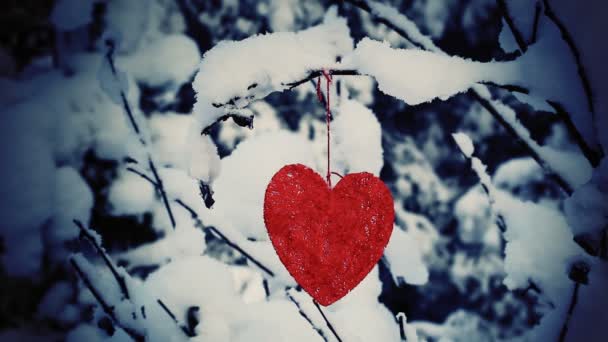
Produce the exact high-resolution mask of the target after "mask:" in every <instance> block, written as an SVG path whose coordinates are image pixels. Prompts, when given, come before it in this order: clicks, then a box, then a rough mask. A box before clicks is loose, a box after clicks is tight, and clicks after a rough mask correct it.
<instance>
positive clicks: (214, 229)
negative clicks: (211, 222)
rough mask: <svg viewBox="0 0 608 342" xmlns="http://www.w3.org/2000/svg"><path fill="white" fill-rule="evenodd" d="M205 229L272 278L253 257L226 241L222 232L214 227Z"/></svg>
mask: <svg viewBox="0 0 608 342" xmlns="http://www.w3.org/2000/svg"><path fill="white" fill-rule="evenodd" d="M207 229H209V230H210V231H211V232H212V233H213V234H214V235H217V236H218V237H220V238H221V239H222V240H224V242H225V243H226V244H227V245H228V246H230V247H232V248H234V249H236V250H237V251H238V252H239V253H241V254H242V255H243V256H244V257H245V258H247V259H248V260H250V261H251V262H253V263H254V264H255V265H256V266H257V267H259V268H260V269H261V270H262V271H264V272H266V274H268V275H269V276H271V277H274V272H272V271H271V270H270V269H269V268H268V267H266V266H264V265H263V264H262V263H261V262H259V261H258V260H257V259H255V258H254V257H252V256H251V254H249V253H247V252H245V250H243V249H242V248H241V247H240V246H239V245H237V244H236V243H234V242H232V241H231V240H230V239H228V238H227V237H226V235H224V234H222V232H220V231H219V230H217V229H216V228H215V227H207Z"/></svg>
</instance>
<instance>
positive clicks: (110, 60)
mask: <svg viewBox="0 0 608 342" xmlns="http://www.w3.org/2000/svg"><path fill="white" fill-rule="evenodd" d="M106 45H107V47H108V51H107V53H106V59H107V61H108V64H109V65H110V70H111V72H112V76H114V78H115V79H117V80H118V73H117V70H116V66H115V64H114V50H115V43H114V41H113V40H111V39H108V40H107V41H106ZM119 90H120V98H121V100H122V105H123V109H124V111H125V113H126V114H127V118H128V119H129V122H130V123H131V127H132V128H133V131H135V134H137V136H138V137H139V141H140V142H141V144H142V145H143V146H144V147H145V148H147V144H146V140H145V139H144V136H143V134H142V132H141V130H140V128H139V125H138V124H137V120H135V116H134V115H133V111H132V110H131V106H130V105H129V101H127V95H126V94H125V91H124V89H122V87H121V88H120V89H119ZM146 153H147V157H148V164H149V165H150V169H152V174H153V175H154V179H155V181H156V184H157V185H158V188H159V192H160V195H161V197H162V201H163V203H164V204H165V209H166V210H167V214H168V215H169V220H170V221H171V226H172V227H173V229H175V218H174V217H173V212H172V211H171V207H170V206H169V205H168V203H169V201H168V200H167V195H166V193H165V188H164V186H163V182H162V180H161V179H160V177H159V176H158V173H157V172H156V166H155V165H154V162H153V161H152V155H151V154H150V151H148V150H146Z"/></svg>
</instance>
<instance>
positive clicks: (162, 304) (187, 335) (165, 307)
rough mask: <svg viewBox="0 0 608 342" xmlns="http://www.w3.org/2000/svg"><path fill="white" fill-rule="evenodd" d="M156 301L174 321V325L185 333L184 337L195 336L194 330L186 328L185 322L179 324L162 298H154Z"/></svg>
mask: <svg viewBox="0 0 608 342" xmlns="http://www.w3.org/2000/svg"><path fill="white" fill-rule="evenodd" d="M156 302H157V303H158V305H160V307H161V308H162V309H163V311H164V312H165V313H166V314H167V316H169V318H171V320H172V321H173V322H174V323H175V325H177V327H178V328H179V329H180V330H181V331H183V332H184V334H185V335H186V337H194V336H196V334H195V333H194V331H192V330H191V329H190V328H188V326H186V325H185V324H181V323H180V322H179V320H178V319H177V317H176V316H175V314H174V313H173V312H172V311H171V310H169V307H167V305H165V303H164V302H163V301H162V300H160V299H156Z"/></svg>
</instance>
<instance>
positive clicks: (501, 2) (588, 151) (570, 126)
mask: <svg viewBox="0 0 608 342" xmlns="http://www.w3.org/2000/svg"><path fill="white" fill-rule="evenodd" d="M496 1H497V2H498V6H499V7H500V9H501V10H502V12H503V16H504V18H505V22H506V23H507V25H508V27H509V29H510V30H511V32H512V33H513V36H514V37H515V41H516V42H517V45H518V46H519V49H520V50H521V51H522V52H525V51H526V50H527V48H528V46H527V45H526V42H525V40H524V38H523V36H522V34H521V32H520V31H519V30H518V29H517V27H516V26H515V24H514V23H513V19H512V18H511V16H510V14H509V9H508V7H507V4H506V2H505V0H496ZM547 6H549V4H548V3H547V1H545V14H546V15H547V17H548V18H549V19H551V20H552V21H553V22H554V23H555V25H556V26H557V27H558V29H559V30H560V32H561V34H562V38H563V39H564V41H565V42H566V43H567V45H568V47H569V48H570V50H571V51H572V54H573V55H574V59H575V61H576V65H577V68H578V74H579V76H580V78H581V82H582V84H583V88H584V91H585V95H586V97H587V104H588V107H589V112H590V113H591V115H592V121H593V123H595V112H594V108H593V97H592V93H591V84H590V83H589V80H588V78H587V75H586V73H585V70H584V68H583V65H582V62H581V58H580V53H579V52H578V50H577V48H576V45H575V44H574V40H573V39H572V37H571V36H570V34H569V32H568V30H567V29H566V27H565V26H564V25H563V24H562V23H561V22H560V21H559V19H558V18H557V16H556V15H555V13H554V12H553V11H552V10H551V8H550V7H547ZM540 11H541V8H540V3H539V2H537V3H536V7H535V14H534V27H533V37H532V40H533V41H535V40H536V34H537V30H538V23H539V20H540V19H539V17H540ZM500 87H501V88H503V89H506V90H509V91H515V92H521V93H524V94H528V93H529V90H528V89H525V88H523V87H518V86H505V85H500ZM547 102H548V103H549V104H550V105H551V106H552V107H553V108H554V109H555V111H556V113H557V114H558V116H559V117H560V118H561V119H562V121H564V123H565V125H566V129H567V130H568V132H570V135H572V137H573V138H574V140H575V142H576V144H577V145H578V146H579V147H580V149H581V152H583V154H584V155H585V157H586V158H587V160H589V163H590V164H591V165H592V166H593V167H597V166H598V165H599V162H600V160H601V152H599V153H598V151H595V150H593V149H592V148H591V147H590V146H589V145H588V144H587V141H586V140H585V139H584V137H583V136H582V135H581V133H580V132H579V131H578V129H577V128H576V126H575V125H574V123H573V122H572V118H571V116H570V114H569V113H567V112H566V110H565V108H564V107H563V106H561V105H558V106H559V108H558V106H556V104H557V102H556V101H547ZM596 136H597V132H596Z"/></svg>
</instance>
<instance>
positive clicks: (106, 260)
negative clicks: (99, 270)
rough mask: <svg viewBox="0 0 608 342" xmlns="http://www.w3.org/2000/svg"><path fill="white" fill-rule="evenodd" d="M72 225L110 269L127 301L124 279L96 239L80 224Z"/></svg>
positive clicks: (76, 222)
mask: <svg viewBox="0 0 608 342" xmlns="http://www.w3.org/2000/svg"><path fill="white" fill-rule="evenodd" d="M74 224H76V226H77V227H78V228H79V229H80V237H81V238H84V239H86V240H87V241H89V243H90V244H91V245H92V246H93V247H94V248H95V251H96V252H97V254H99V255H100V256H101V258H102V259H103V261H104V263H105V264H106V266H107V267H108V268H109V269H110V272H112V276H113V277H114V279H116V283H117V284H118V286H119V287H120V291H121V292H122V294H123V295H124V296H125V298H126V299H129V289H128V287H127V282H126V281H125V277H124V276H122V275H121V274H119V273H118V270H117V269H116V266H114V263H113V262H112V260H111V259H110V256H109V255H108V254H107V253H106V251H105V250H104V249H103V247H101V246H100V245H99V244H98V242H97V239H96V238H95V237H94V236H93V235H92V234H91V232H90V231H89V229H87V228H85V227H84V225H83V224H82V222H80V221H78V220H74Z"/></svg>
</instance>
